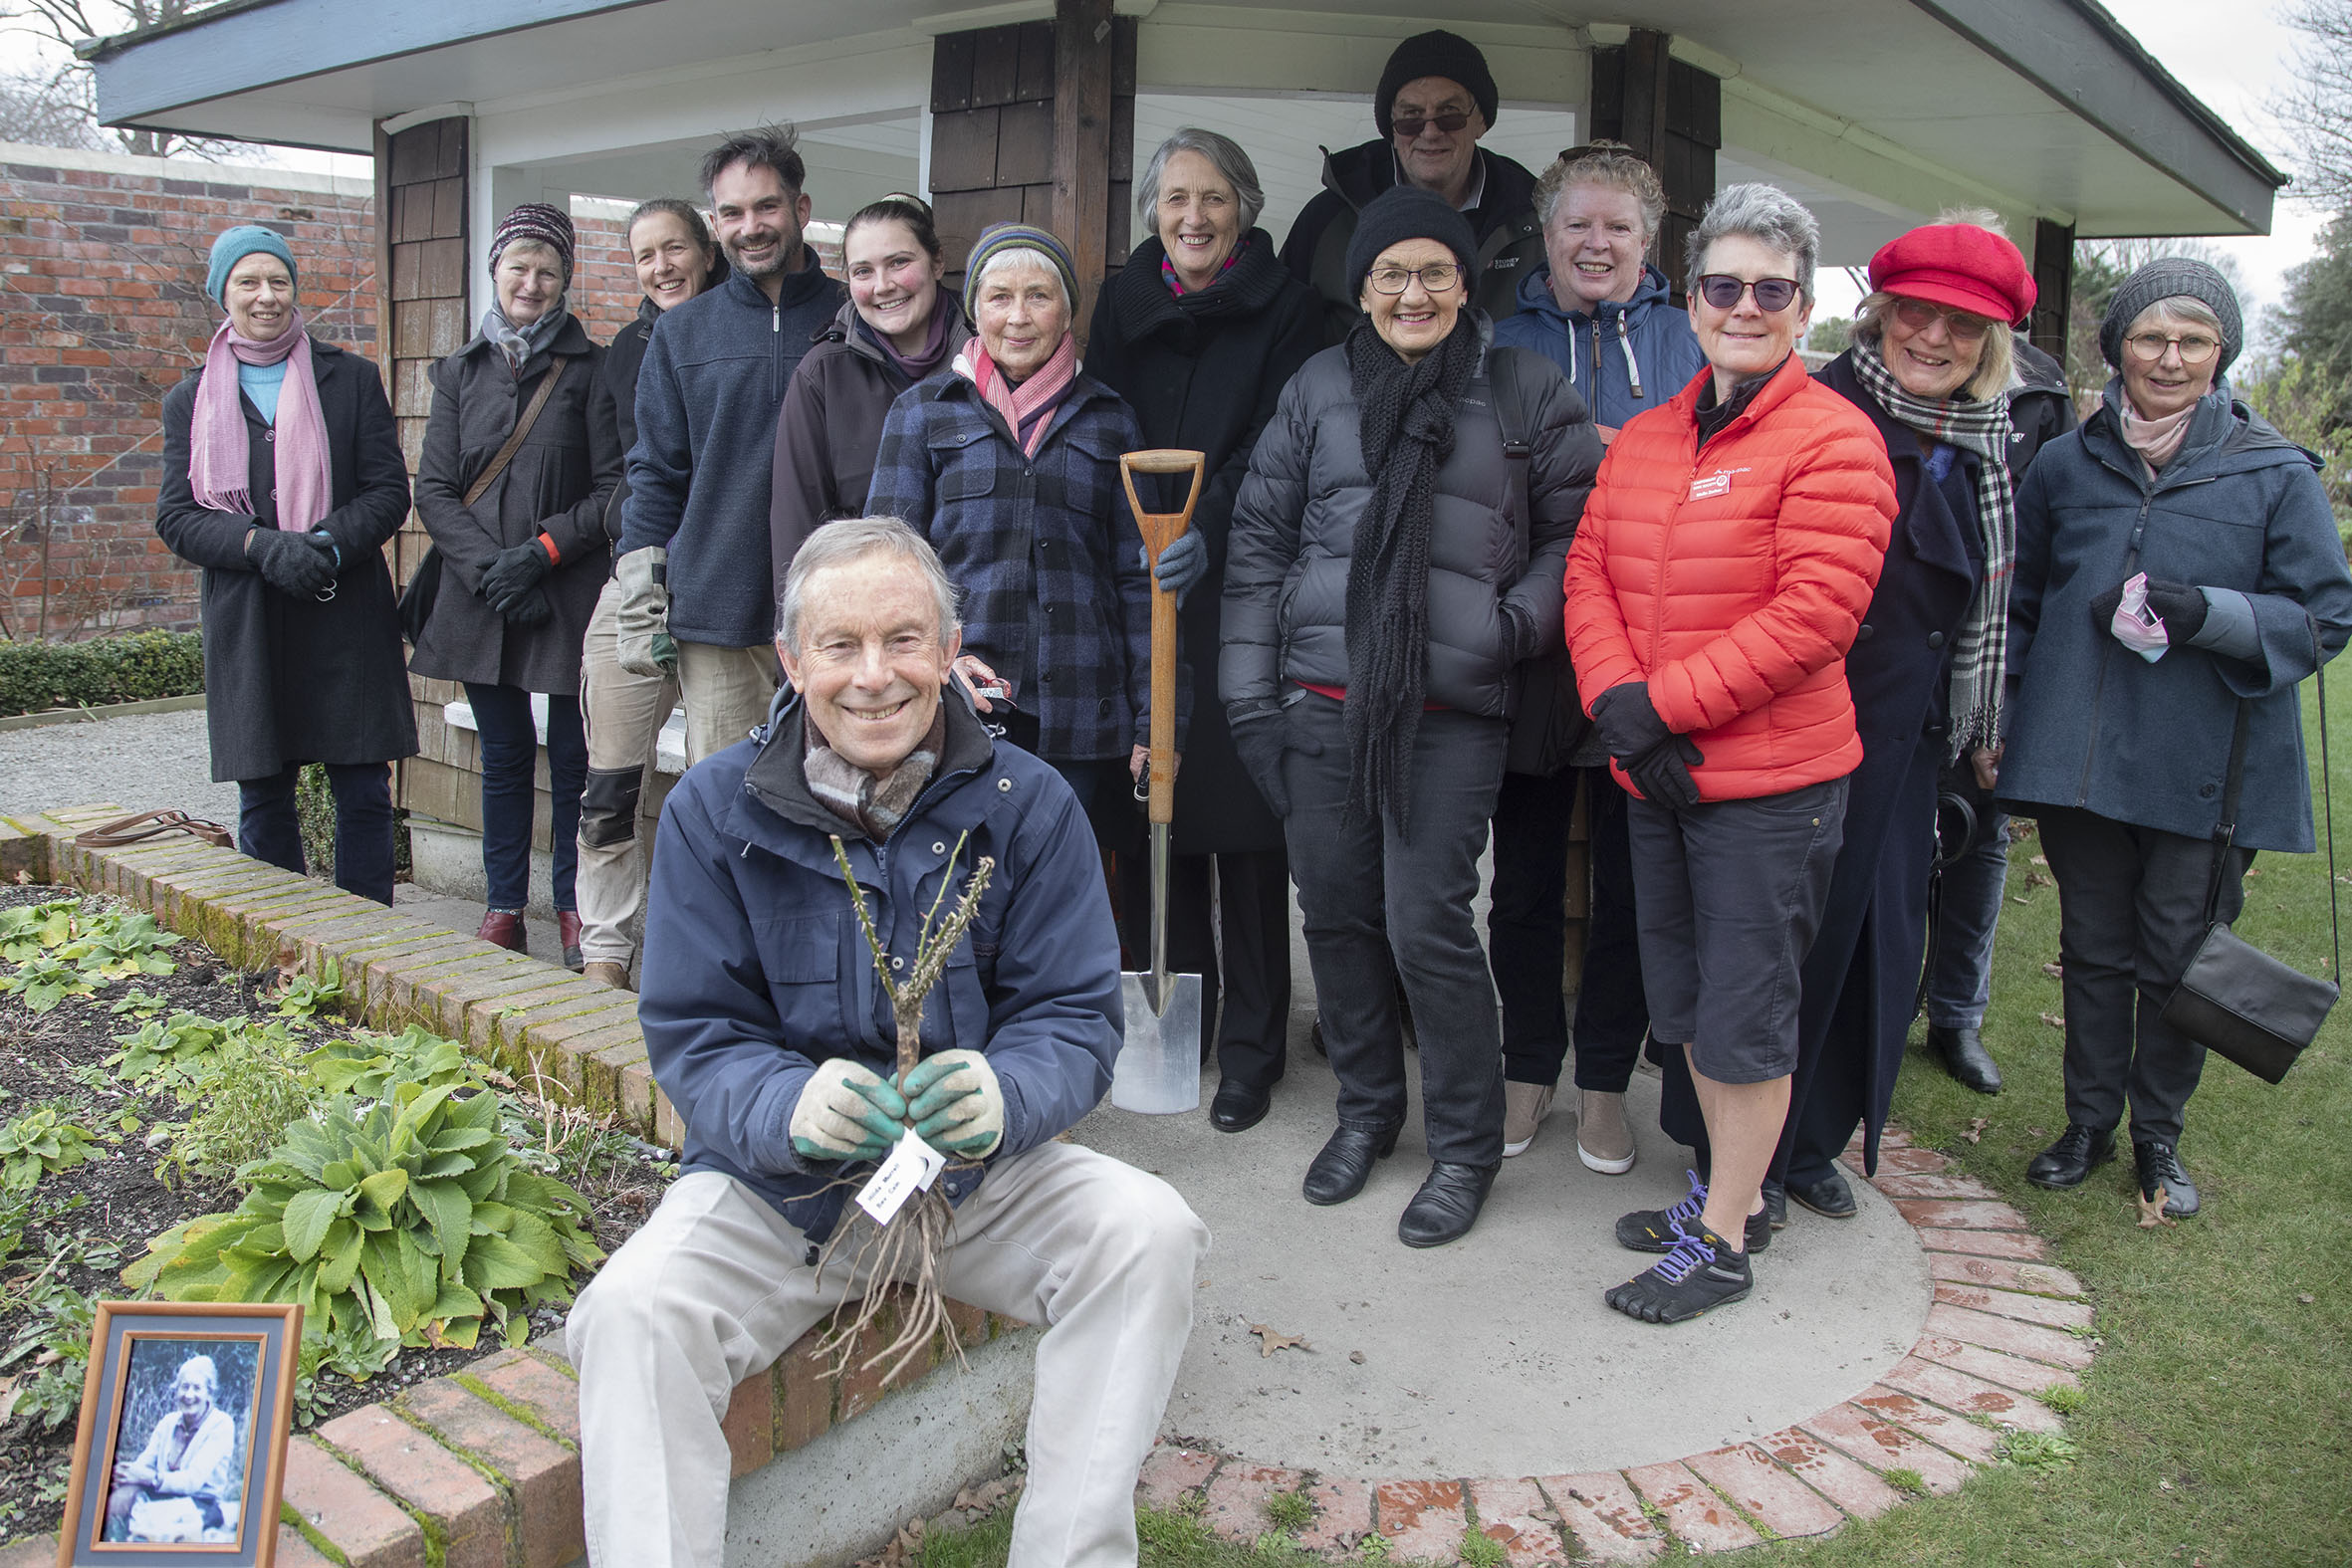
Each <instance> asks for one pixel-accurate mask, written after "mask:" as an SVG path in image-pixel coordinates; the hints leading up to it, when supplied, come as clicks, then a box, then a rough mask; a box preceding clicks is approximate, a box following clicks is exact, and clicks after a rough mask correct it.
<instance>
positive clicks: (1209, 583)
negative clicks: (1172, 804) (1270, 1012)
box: [1086, 229, 1322, 854]
mask: <svg viewBox="0 0 2352 1568" xmlns="http://www.w3.org/2000/svg"><path fill="white" fill-rule="evenodd" d="M1166 254H1167V252H1166V250H1165V248H1164V247H1163V246H1162V245H1161V244H1160V242H1159V240H1158V239H1156V238H1152V239H1146V240H1145V241H1144V242H1143V243H1142V244H1140V245H1138V246H1136V247H1135V249H1134V250H1133V252H1131V253H1130V254H1129V256H1128V258H1127V264H1126V265H1125V266H1124V267H1123V268H1121V269H1120V270H1119V273H1118V275H1117V276H1116V277H1115V278H1113V279H1112V280H1111V281H1110V282H1109V283H1108V284H1107V285H1105V286H1104V287H1103V290H1102V293H1101V295H1100V296H1099V297H1098V298H1097V299H1096V300H1095V303H1094V325H1093V330H1092V332H1091V333H1090V334H1089V335H1088V336H1087V338H1086V370H1087V373H1089V374H1091V375H1094V376H1097V377H1099V378H1100V379H1101V381H1102V384H1103V385H1105V386H1107V387H1109V388H1110V389H1111V390H1112V391H1114V392H1117V393H1118V394H1119V395H1120V396H1122V397H1124V398H1125V399H1126V400H1127V403H1128V406H1129V407H1131V408H1133V409H1134V410H1135V418H1136V420H1137V422H1138V423H1140V424H1141V425H1142V426H1143V441H1144V444H1145V445H1146V446H1154V447H1182V448H1186V449H1188V450H1192V451H1197V452H1201V453H1203V454H1205V455H1206V457H1207V459H1208V462H1207V471H1206V473H1205V475H1204V477H1203V479H1202V482H1201V499H1200V504H1199V505H1198V506H1196V507H1195V508H1194V509H1193V514H1192V527H1193V529H1194V531H1195V532H1197V533H1198V534H1199V535H1200V536H1201V538H1202V540H1203V541H1204V542H1205V543H1206V544H1207V546H1208V549H1209V571H1208V575H1206V576H1204V577H1203V578H1202V579H1201V580H1200V581H1199V582H1198V583H1196V584H1194V586H1193V590H1192V592H1191V594H1190V596H1188V597H1187V598H1186V599H1185V601H1184V606H1183V608H1182V610H1181V611H1180V612H1179V617H1178V624H1179V626H1180V627H1181V629H1182V632H1183V646H1184V661H1185V663H1186V664H1188V665H1190V666H1191V669H1192V678H1193V689H1194V690H1195V691H1199V692H1213V691H1215V690H1216V689H1217V648H1218V641H1219V631H1218V625H1219V620H1220V617H1221V611H1222V608H1223V604H1224V598H1225V552H1226V539H1227V536H1228V534H1230V533H1231V531H1232V528H1233V503H1234V497H1235V496H1236V495H1238V494H1239V493H1240V491H1241V488H1242V480H1243V478H1244V477H1245V476H1247V475H1248V473H1249V472H1250V454H1251V452H1252V451H1254V450H1255V449H1256V448H1257V445H1258V433H1259V432H1260V431H1261V430H1263V429H1265V428H1266V422H1267V420H1269V419H1271V418H1273V417H1274V410H1275V404H1276V402H1277V401H1278V400H1279V399H1280V398H1281V397H1282V392H1283V388H1284V386H1286V385H1287V384H1289V382H1290V379H1291V377H1292V376H1293V375H1294V374H1295V373H1297V371H1298V368H1299V367H1300V366H1301V365H1303V364H1305V363H1306V361H1307V360H1308V359H1309V358H1311V357H1313V355H1314V354H1315V352H1316V351H1317V350H1318V349H1320V348H1321V347H1322V302H1321V301H1319V300H1317V299H1316V298H1315V296H1314V291H1313V290H1311V289H1309V288H1307V287H1306V285H1304V284H1302V283H1300V282H1298V281H1297V280H1296V279H1295V278H1293V277H1292V276H1291V275H1290V274H1289V273H1288V272H1287V271H1285V270H1284V268H1283V264H1282V261H1281V259H1280V258H1279V257H1278V256H1276V254H1275V249H1274V241H1273V239H1272V238H1270V237H1269V236H1268V235H1267V233H1266V231H1265V230H1264V229H1253V230H1251V231H1250V233H1249V235H1248V237H1247V238H1246V239H1245V240H1244V242H1243V250H1242V252H1241V254H1240V257H1239V258H1238V259H1237V260H1236V261H1235V262H1234V264H1233V266H1232V267H1231V268H1230V269H1229V270H1228V271H1227V272H1226V273H1225V274H1224V275H1223V276H1222V277H1220V278H1219V279H1218V281H1217V282H1216V283H1215V284H1214V285H1213V286H1211V287H1210V288H1208V289H1206V290H1203V291H1201V292H1200V293H1198V294H1186V295H1183V296H1178V295H1175V294H1172V293H1170V292H1169V289H1168V286H1167V283H1166V282H1165V281H1164V280H1163V279H1162V278H1161V276H1160V263H1161V261H1162V259H1163V258H1164V257H1165V256H1166ZM1137 483H1138V486H1140V485H1141V483H1142V481H1140V480H1139V481H1138V482H1137ZM1182 502H1183V497H1182V496H1181V495H1171V496H1170V497H1169V498H1168V499H1166V500H1164V501H1157V502H1155V501H1152V500H1151V498H1150V496H1149V493H1148V492H1146V493H1145V504H1146V505H1151V506H1167V507H1171V508H1172V507H1175V506H1179V505H1181V504H1182ZM1282 847H1283V824H1282V821H1281V819H1280V818H1278V817H1277V816H1275V814H1274V813H1273V812H1272V811H1269V810H1268V809H1267V808H1266V798H1265V796H1263V795H1261V794H1260V793H1259V792H1258V787H1257V785H1255V784H1252V783H1251V782H1250V776H1249V775H1248V774H1247V773H1245V772H1244V771H1243V770H1242V765H1241V759H1240V758H1239V757H1237V756H1236V755H1235V754H1234V750H1233V741H1232V739H1231V737H1230V736H1229V735H1228V734H1227V732H1226V728H1225V715H1224V712H1223V710H1222V709H1221V708H1219V707H1218V706H1217V705H1216V704H1214V703H1206V702H1204V703H1200V704H1197V705H1196V706H1195V708H1194V710H1193V721H1192V729H1191V733H1190V736H1189V738H1188V739H1187V740H1186V742H1185V753H1184V767H1183V769H1182V770H1181V771H1180V772H1179V773H1178V774H1177V776H1176V848H1177V850H1178V851H1179V852H1181V853H1184V854H1230V853H1237V852H1241V851H1246V850H1264V849H1280V848H1282Z"/></svg>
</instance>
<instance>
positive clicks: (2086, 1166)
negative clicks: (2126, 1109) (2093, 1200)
mask: <svg viewBox="0 0 2352 1568" xmlns="http://www.w3.org/2000/svg"><path fill="white" fill-rule="evenodd" d="M2114 1158H2115V1129H2114V1128H2112V1127H2109V1128H2105V1129H2100V1128H2096V1127H2085V1126H2083V1125H2082V1123H2080V1122H2068V1123H2067V1124H2066V1130H2065V1131H2064V1132H2062V1133H2060V1134H2058V1141H2057V1142H2056V1143H2053V1144H2051V1145H2050V1146H2049V1147H2048V1148H2047V1149H2044V1150H2042V1151H2041V1153H2039V1154H2037V1155H2035V1156H2034V1157H2033V1158H2032V1159H2031V1160H2029V1161H2027V1162H2026V1165H2025V1180H2027V1181H2028V1182H2031V1183H2032V1184H2033V1185H2034V1186H2036V1187H2059V1188H2065V1187H2080V1186H2081V1185H2082V1182H2083V1178H2084V1177H2086V1176H2089V1175H2090V1174H2091V1172H2092V1171H2093V1170H2095V1169H2096V1168H2098V1167H2099V1166H2102V1165H2105V1164H2106V1163H2107V1162H2108V1161H2109V1160H2112V1159H2114Z"/></svg>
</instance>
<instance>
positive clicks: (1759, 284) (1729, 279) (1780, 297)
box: [1697, 272, 1800, 316]
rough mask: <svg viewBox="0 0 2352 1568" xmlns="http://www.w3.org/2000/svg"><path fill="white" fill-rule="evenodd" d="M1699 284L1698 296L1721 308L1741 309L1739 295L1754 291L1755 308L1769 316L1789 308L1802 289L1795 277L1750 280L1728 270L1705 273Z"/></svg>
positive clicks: (1726, 309)
mask: <svg viewBox="0 0 2352 1568" xmlns="http://www.w3.org/2000/svg"><path fill="white" fill-rule="evenodd" d="M1697 287H1698V290H1699V298H1700V299H1702V300H1705V301H1706V302H1707V303H1708V304H1709V305H1712V306H1714V307H1715V308H1716V309H1717V310H1719V311H1735V310H1738V309H1739V308H1740V296H1742V295H1743V294H1754V295H1755V296H1756V308H1757V309H1758V310H1760V311H1762V312H1764V314H1765V315H1766V316H1771V315H1774V314H1777V313H1778V312H1781V311H1785V310H1787V309H1788V307H1790V306H1791V305H1794V304H1795V303H1796V297H1797V294H1798V293H1799V292H1800V291H1799V290H1798V288H1797V284H1796V280H1795V279H1794V278H1759V279H1757V280H1756V282H1754V283H1750V282H1749V281H1748V280H1747V279H1745V278H1735V277H1733V276H1732V275H1731V274H1730V273H1728V272H1711V273H1705V274H1702V275H1701V276H1700V278H1699V281H1698V285H1697Z"/></svg>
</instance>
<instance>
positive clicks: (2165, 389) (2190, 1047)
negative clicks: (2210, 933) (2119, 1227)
mask: <svg viewBox="0 0 2352 1568" xmlns="http://www.w3.org/2000/svg"><path fill="white" fill-rule="evenodd" d="M2242 341H2243V337H2242V330H2241V328H2240V326H2239V316H2238V307H2237V296H2236V294H2235V293H2234V291H2233V290H2232V289H2231V287H2230V285H2229V282H2228V281H2227V280H2226V279H2225V278H2223V276H2222V275H2221V274H2220V273H2218V272H2216V271H2215V270H2214V269H2213V268H2212V267H2210V266H2208V265H2207V264H2205V263H2204V262H2200V261H2193V260H2190V259H2187V258H2185V257H2164V258H2162V259H2160V260H2157V261H2153V262H2150V263H2149V264H2148V265H2147V266H2145V267H2143V268H2141V269H2140V270H2139V271H2138V272H2135V273H2133V274H2132V275H2131V277H2129V278H2127V279H2125V280H2124V282H2123V284H2122V285H2121V287H2119V288H2118V289H2117V290H2116V291H2115V295H2114V298H2113V300H2112V301H2111V302H2110V304H2109V305H2108V307H2107V315H2106V319H2105V321H2104V322H2103V323H2102V324H2101V325H2100V329H2099V349H2100V352H2101V353H2103V354H2104V355H2105V356H2106V359H2107V362H2108V363H2109V364H2110V365H2112V366H2114V367H2115V369H2116V371H2117V373H2116V375H2115V376H2114V377H2113V378H2112V379H2111V380H2109V381H2108V383H2107V389H2106V391H2105V393H2104V394H2103V395H2102V396H2101V398H2100V403H2099V407H2098V408H2097V410H2096V411H2094V412H2093V413H2092V414H2091V416H2090V418H2089V419H2087V420H2085V421H2084V422H2083V425H2082V428H2081V429H2079V430H2076V431H2074V432H2072V433H2070V434H2068V435H2064V436H2061V437H2059V438H2058V439H2057V440H2056V441H2053V442H2051V443H2050V444H2049V445H2048V446H2046V447H2044V448H2043V449H2042V453H2041V456H2040V457H2039V458H2038V459H2037V460H2036V461H2035V462H2034V465H2033V467H2032V469H2031V471H2030V472H2028V473H2027V474H2026V476H2025V483H2024V485H2023V487H2022V488H2021V489H2020V490H2019V492H2018V495H2017V577H2016V585H2015V587H2014V588H2013V589H2012V590H2011V592H2010V596H2009V668H2010V672H2011V676H2012V679H2013V680H2014V682H2015V689H2016V695H2015V699H2014V702H2013V704H2012V706H2011V712H2010V717H2009V726H2008V747H2007V751H2006V753H2005V754H2004V755H2003V757H2002V758H2001V763H2000V774H1999V794H2000V799H2001V802H2002V804H2003V805H2005V806H2007V808H2008V809H2010V810H2011V811H2014V812H2017V813H2018V814H2020V815H2026V816H2032V817H2035V818H2037V819H2038V820H2039V822H2040V830H2041V846H2042V849H2043V851H2044V853H2046V854H2047V855H2048V857H2049V863H2050V874H2051V875H2052V876H2053V877H2055V878H2056V879H2057V883H2058V902H2059V917H2058V919H2059V925H2058V946H2059V957H2060V959H2061V962H2062V963H2063V965H2064V968H2065V977H2064V987H2065V997H2066V1055H2065V1078H2066V1130H2065V1131H2064V1132H2063V1133H2061V1134H2059V1136H2058V1138H2057V1141H2056V1142H2054V1143H2052V1144H2051V1145H2050V1146H2049V1147H2048V1148H2046V1149H2044V1150H2042V1151H2041V1153H2039V1154H2037V1155H2035V1156H2034V1157H2033V1159H2032V1161H2031V1162H2030V1163H2029V1164H2028V1165H2027V1166H2026V1168H2025V1175H2026V1179H2027V1180H2028V1181H2031V1182H2033V1183H2034V1184H2036V1185H2037V1186H2041V1187H2051V1188H2073V1187H2079V1186H2081V1185H2082V1183H2083V1182H2084V1180H2085V1179H2087V1178H2088V1177H2089V1175H2090V1173H2091V1171H2092V1170H2093V1169H2094V1168H2095V1167H2097V1166H2099V1165H2101V1164H2103V1163H2104V1162H2106V1161H2107V1160H2110V1159H2112V1158H2113V1157H2114V1153H2115V1135H2116V1131H2117V1128H2118V1126H2119V1125H2120V1124H2121V1123H2122V1122H2123V1121H2124V1117H2125V1109H2126V1106H2127V1103H2128V1106H2129V1111H2130V1133H2131V1140H2132V1154H2133V1157H2134V1163H2135V1164H2136V1165H2137V1166H2138V1174H2139V1189H2140V1195H2141V1197H2142V1198H2144V1199H2148V1200H2151V1201H2153V1200H2156V1199H2159V1198H2161V1199H2162V1200H2163V1203H2164V1210H2165V1213H2167V1214H2169V1215H2172V1216H2175V1217H2182V1216H2187V1215H2193V1214H2195V1213H2197V1211H2198V1208H2199V1204H2200V1199H2199V1195H2198V1191H2197V1187H2196V1184H2195V1182H2194V1181H2193V1180H2192V1179H2191V1177H2190V1175H2189V1171H2188V1168H2187V1167H2186V1166H2185V1165H2184V1164H2183V1163H2182V1160H2181V1156H2180V1139H2181V1132H2182V1123H2183V1118H2184V1114H2185V1112H2186V1110H2187V1107H2188V1103H2189V1097H2190V1095H2191V1094H2192V1093H2194V1092H2195V1090H2196V1088H2197V1081H2198V1077H2199V1075H2200V1073H2201V1072H2202V1071H2203V1069H2204V1066H2205V1047H2204V1046H2202V1045H2200V1044H2198V1043H2197V1042H2196V1041H2195V1040H2192V1039H2189V1038H2187V1037H2186V1036H2184V1035H2182V1034H2181V1033H2179V1032H2178V1031H2176V1030H2175V1029H2173V1028H2172V1027H2171V1026H2170V1025H2168V1024H2167V1023H2166V1022H2165V1021H2164V1016H2163V1013H2164V1005H2165V1003H2166V1001H2167V1000H2168V999H2169V998H2170V996H2171V995H2172V992H2173V989H2174V988H2175V987H2176V986H2177V985H2178V984H2179V983H2180V979H2181V975H2182V973H2183V971H2184V970H2186V969H2187V967H2188V964H2189V960H2190V958H2191V957H2192V956H2193V955H2194V954H2195V952H2196V950H2197V946H2198V944H2199V942H2201V941H2202V940H2203V939H2204V936H2205V932H2206V928H2207V923H2208V922H2209V920H2232V919H2234V918H2235V917H2236V914H2237V911H2238V908H2239V906H2240V905H2241V904H2242V903H2243V898H2244V895H2243V892H2242V889H2241V885H2240V880H2241V878H2242V877H2243V876H2244V875H2245V870H2246V866H2247V865H2248V864H2249V863H2250V862H2251V860H2252V859H2253V855H2254V851H2256V850H2261V849H2275V850H2286V851H2290V852H2308V851H2309V850H2310V849H2311V848H2312V847H2313V839H2312V832H2311V793H2310V775H2309V772H2308V769H2307V765H2306V763H2305V760H2304V756H2303V724H2302V711H2301V708H2300V706H2299V704H2298V702H2297V698H2296V692H2295V688H2296V686H2297V684H2298V683H2300V682H2301V681H2302V680H2303V679H2304V678H2306V677H2307V676H2309V675H2310V674H2311V673H2312V672H2313V671H2314V670H2315V669H2317V668H2318V667H2319V666H2320V665H2321V664H2322V663H2324V662H2325V661H2326V660H2328V659H2330V658H2333V657H2334V656H2335V654H2336V653H2337V652H2338V651H2339V650H2341V649H2342V647H2343V646H2344V642H2345V639H2346V637H2347V636H2348V635H2352V576H2348V575H2347V573H2346V571H2345V566H2344V547H2343V543H2342V541H2341V540H2340V539H2339V538H2338V537H2337V534H2336V526H2335V518H2334V515H2333V513H2332V512H2331V511H2330V510H2329V507H2328V502H2327V495H2326V492H2325V491H2324V490H2323V489H2322V488H2321V486H2320V483H2319V475H2318V465H2317V462H2316V460H2315V459H2314V458H2313V457H2312V456H2311V454H2310V453H2308V452H2306V451H2304V450H2303V449H2302V448H2301V447H2299V446H2297V445H2295V444H2294V443H2293V442H2291V441H2289V440H2287V439H2286V438H2285V437H2284V436H2282V435H2280V434H2279V433H2278V432H2277V431H2276V430H2274V429H2272V428H2271V427H2270V425H2269V424H2268V423H2267V422H2266V421H2264V420H2263V419H2262V417H2261V416H2260V415H2258V414H2256V413H2255V412H2254V411H2253V410H2252V409H2251V408H2249V407H2247V406H2246V405H2245V404H2244V403H2243V402H2241V401H2239V400H2238V399H2237V398H2236V397H2235V396H2234V394H2233V393H2232V391H2231V388H2230V382H2229V380H2228V379H2227V378H2226V375H2225V372H2226V371H2228V369H2229V368H2230V363H2231V361H2232V360H2234V358H2236V357H2237V351H2238V348H2239V347H2240V345H2241V343H2242ZM2241 773H2242V793H2240V794H2239V795H2238V796H2237V797H2236V799H2235V801H2234V805H2235V827H2236V831H2235V836H2234V839H2233V841H2232V842H2231V844H2230V845H2229V847H2228V848H2227V849H2224V848H2221V847H2220V846H2219V845H2218V842H2217V839H2216V836H2215V829H2216V827H2217V825H2218V824H2220V823H2221V822H2222V820H2223V817H2224V815H2225V813H2226V812H2227V811H2229V809H2230V806H2231V803H2232V802H2231V800H2230V795H2231V791H2232V790H2233V788H2234V787H2235V786H2237V785H2238V784H2239V783H2240V780H2239V776H2240V774H2241Z"/></svg>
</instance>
